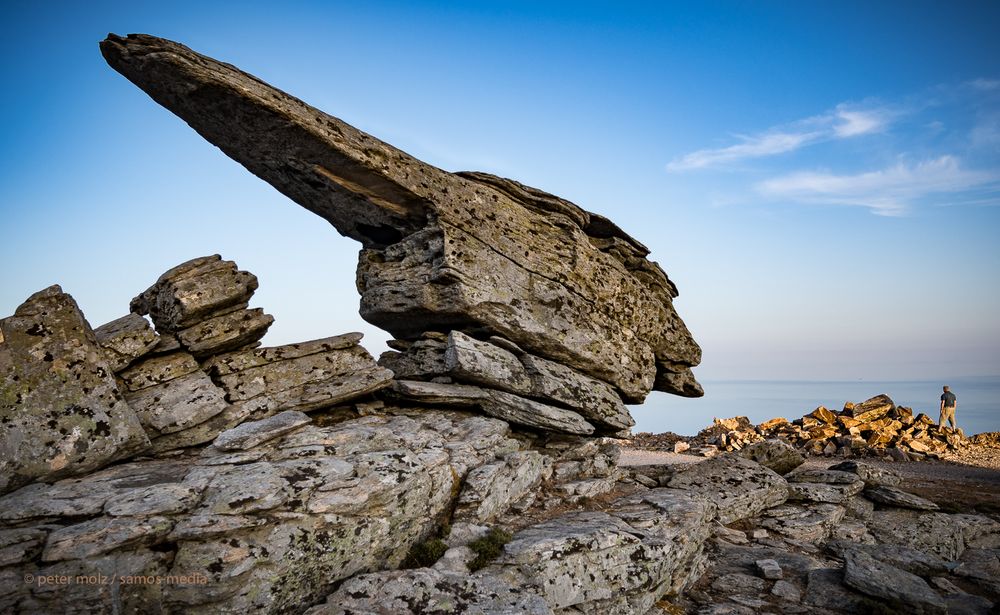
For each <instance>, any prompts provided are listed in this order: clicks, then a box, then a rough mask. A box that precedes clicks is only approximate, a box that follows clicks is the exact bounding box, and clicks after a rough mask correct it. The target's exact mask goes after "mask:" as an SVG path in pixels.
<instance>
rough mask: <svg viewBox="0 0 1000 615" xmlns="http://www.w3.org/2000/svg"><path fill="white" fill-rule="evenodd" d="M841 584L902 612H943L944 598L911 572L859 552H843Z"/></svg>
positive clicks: (945, 610) (928, 614) (917, 614)
mask: <svg viewBox="0 0 1000 615" xmlns="http://www.w3.org/2000/svg"><path fill="white" fill-rule="evenodd" d="M844 583H845V584H847V585H849V586H850V587H853V588H854V589H856V590H858V591H860V592H863V593H865V594H868V595H869V596H874V597H875V598H878V599H880V600H882V601H885V602H886V603H888V604H890V605H891V606H893V607H896V608H898V609H901V610H902V611H903V612H906V613H914V614H915V615H922V614H927V615H930V614H934V615H937V614H941V615H943V614H944V613H947V612H948V611H947V608H946V606H945V602H944V600H943V599H942V598H941V596H939V595H938V594H937V592H935V591H934V590H933V589H931V588H930V586H929V585H927V582H926V581H924V580H923V579H921V578H920V577H918V576H917V575H915V574H912V573H909V572H906V571H905V570H900V569H899V568H896V567H895V566H891V565H889V564H886V563H885V562H882V561H879V560H877V559H875V558H873V557H872V556H870V555H868V554H867V553H865V552H863V551H848V552H847V553H845V554H844Z"/></svg>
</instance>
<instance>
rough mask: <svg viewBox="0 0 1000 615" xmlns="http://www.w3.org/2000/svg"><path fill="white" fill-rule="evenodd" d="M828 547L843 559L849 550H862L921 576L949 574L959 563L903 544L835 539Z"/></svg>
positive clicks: (882, 560)
mask: <svg viewBox="0 0 1000 615" xmlns="http://www.w3.org/2000/svg"><path fill="white" fill-rule="evenodd" d="M826 548H827V549H828V550H829V551H831V552H832V553H834V554H835V555H837V556H838V557H840V558H841V559H844V558H845V554H846V553H847V552H848V551H861V552H864V553H867V554H868V555H870V556H872V557H874V558H875V559H877V560H879V561H881V562H885V563H887V564H889V565H891V566H894V567H896V568H899V569H900V570H905V571H907V572H909V573H912V574H915V575H917V576H919V577H932V576H934V575H941V574H947V573H949V572H951V571H953V570H955V569H956V568H958V564H956V563H954V562H947V561H945V560H943V559H941V558H940V557H938V556H936V555H933V554H931V553H926V552H924V551H921V550H919V549H914V548H913V547H907V546H903V545H881V544H867V545H862V544H858V543H856V542H851V541H846V540H834V541H831V542H829V543H827V545H826Z"/></svg>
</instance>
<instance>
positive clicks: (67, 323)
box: [0, 286, 149, 493]
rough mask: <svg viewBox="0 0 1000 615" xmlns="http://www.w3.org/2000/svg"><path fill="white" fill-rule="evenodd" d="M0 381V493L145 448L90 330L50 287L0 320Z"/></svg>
mask: <svg viewBox="0 0 1000 615" xmlns="http://www.w3.org/2000/svg"><path fill="white" fill-rule="evenodd" d="M0 376H2V378H3V380H2V383H0V493H4V492H6V491H10V490H12V489H16V488H17V487H20V486H22V485H25V484H27V483H29V482H31V481H34V480H55V479H57V478H62V477H66V476H75V475H80V474H85V473H87V472H91V471H93V470H97V469H99V468H101V467H103V466H105V465H107V464H109V463H111V462H113V461H116V460H118V459H123V458H126V457H129V456H131V455H135V454H136V453H139V452H141V451H143V450H145V449H146V448H148V447H149V439H148V438H147V436H146V433H145V432H144V431H143V429H142V427H141V426H140V421H139V418H138V417H137V416H136V413H135V412H134V411H133V410H132V408H130V407H129V406H128V404H126V403H125V400H124V399H123V397H122V394H121V392H120V391H119V390H118V386H117V385H116V384H115V379H114V374H113V373H112V371H111V365H110V364H109V363H108V358H107V356H106V355H105V353H104V350H103V349H102V348H101V346H100V345H99V342H98V339H97V337H96V336H95V334H94V331H93V330H92V329H91V328H90V325H89V324H88V323H87V320H86V319H85V318H84V317H83V313H81V312H80V309H79V307H77V305H76V301H74V300H73V298H72V297H70V296H69V295H67V294H66V293H64V292H62V289H61V288H59V287H58V286H50V287H49V288H46V289H45V290H42V291H39V292H37V293H35V294H34V295H32V296H31V297H29V298H28V300H27V301H25V302H24V303H23V304H22V305H21V306H20V307H18V308H17V310H16V311H15V312H14V315H13V316H10V317H8V318H4V319H2V320H0Z"/></svg>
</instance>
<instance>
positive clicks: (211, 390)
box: [0, 255, 392, 492]
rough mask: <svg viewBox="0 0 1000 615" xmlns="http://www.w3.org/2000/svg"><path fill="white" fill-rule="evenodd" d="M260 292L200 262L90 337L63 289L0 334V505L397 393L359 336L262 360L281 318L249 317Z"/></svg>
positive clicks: (171, 274) (25, 310) (235, 272)
mask: <svg viewBox="0 0 1000 615" xmlns="http://www.w3.org/2000/svg"><path fill="white" fill-rule="evenodd" d="M256 288H257V278H256V277H255V276H254V275H253V274H251V273H249V272H246V271H240V270H239V269H238V268H237V267H236V264H235V263H233V262H232V261H225V260H222V258H221V257H220V256H218V255H214V256H206V257H201V258H196V259H192V260H190V261H187V262H185V263H182V264H180V265H178V266H176V267H174V268H172V269H170V270H169V271H167V272H166V273H164V274H163V275H162V276H160V278H159V279H158V280H157V281H156V283H155V284H153V285H152V286H151V287H150V288H149V289H147V290H146V291H145V292H143V293H142V294H141V295H139V296H138V297H136V298H135V299H133V300H132V310H133V313H131V314H129V315H127V316H123V317H122V318H118V319H116V320H113V321H111V322H109V323H107V324H105V325H102V326H100V327H98V328H97V329H96V330H92V329H91V328H90V325H89V324H88V323H87V321H86V320H85V319H84V317H83V314H82V313H81V312H80V310H79V308H78V307H77V305H76V303H75V302H74V301H73V298H72V297H70V296H69V295H67V294H66V293H63V292H62V290H61V289H60V288H59V287H58V286H53V287H50V288H47V289H45V290H43V291H41V292H39V293H36V294H35V295H33V296H31V297H30V298H29V299H28V300H27V301H26V302H25V303H24V304H23V305H21V306H20V307H19V308H18V309H17V311H16V312H15V314H14V315H13V316H11V317H9V318H5V319H3V320H2V321H0V332H2V336H0V375H2V377H3V383H2V388H0V418H2V420H0V435H2V440H0V444H2V446H0V469H2V470H3V472H2V474H0V492H4V491H8V490H10V489H14V488H17V487H20V486H21V485H24V484H26V483H29V482H31V481H32V480H54V479H57V478H61V477H64V476H75V475H81V474H86V473H87V472H91V471H94V470H97V469H99V468H101V467H103V466H105V465H107V464H109V463H111V462H113V461H117V460H121V459H125V458H128V457H132V456H134V455H136V454H137V453H140V452H145V453H152V454H158V453H162V452H165V451H169V450H173V449H178V448H185V447H190V446H195V445H199V444H205V443H207V442H211V441H212V440H213V439H214V438H215V437H216V436H218V435H219V434H220V433H221V432H223V431H225V430H227V429H231V428H233V427H236V426H237V425H239V424H240V423H242V422H244V421H250V420H259V419H263V418H267V417H269V416H272V415H274V414H277V413H279V412H284V411H288V410H297V411H305V412H310V411H314V410H320V409H324V408H329V407H331V406H335V405H338V404H344V403H349V402H351V401H353V400H355V399H358V398H365V397H367V396H370V394H371V393H374V392H375V391H377V390H379V389H382V388H385V387H387V386H389V385H390V384H391V381H392V372H390V371H389V370H387V369H384V368H381V367H378V366H377V365H376V364H375V361H374V360H373V359H372V357H371V355H369V354H368V352H367V351H365V350H364V349H363V348H362V347H361V346H360V345H359V342H360V341H361V334H360V333H349V334H346V335H340V336H336V337H330V338H325V339H320V340H313V341H308V342H302V343H298V344H289V345H286V346H279V347H274V348H257V346H259V340H260V338H261V337H262V336H263V335H264V333H265V332H266V331H267V327H268V326H270V324H271V323H272V322H273V318H272V317H271V316H270V315H267V314H264V313H263V311H262V310H261V309H259V308H257V309H248V307H247V306H248V302H249V300H250V297H251V295H252V294H253V292H254V290H255V289H256ZM142 314H149V315H150V317H151V318H152V320H153V322H154V323H155V325H156V331H154V330H153V328H152V327H151V326H150V324H149V322H148V321H147V320H146V319H145V318H143V316H142Z"/></svg>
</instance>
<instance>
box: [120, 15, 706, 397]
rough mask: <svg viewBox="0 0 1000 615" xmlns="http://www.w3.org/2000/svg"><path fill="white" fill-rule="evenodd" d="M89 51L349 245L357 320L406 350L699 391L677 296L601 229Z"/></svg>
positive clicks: (131, 52) (514, 193) (207, 82)
mask: <svg viewBox="0 0 1000 615" xmlns="http://www.w3.org/2000/svg"><path fill="white" fill-rule="evenodd" d="M101 50H102V52H103V53H104V57H105V58H106V59H107V61H108V63H109V64H110V65H111V66H112V67H113V68H114V69H115V70H117V71H119V72H120V73H122V74H123V75H125V77H127V78H128V79H129V80H131V81H132V82H133V83H135V84H136V85H138V86H139V87H141V88H142V89H143V90H145V91H146V92H147V93H148V94H149V95H150V96H151V97H152V98H153V99H154V100H156V101H157V102H159V103H160V104H162V105H164V106H165V107H167V108H168V109H170V110H171V111H173V112H174V113H176V114H177V115H179V116H180V117H181V118H182V119H184V120H185V121H186V122H187V123H188V124H189V125H191V127H193V128H194V129H195V130H196V131H198V132H199V134H201V135H202V136H203V137H205V138H206V139H208V140H209V141H210V142H212V143H214V144H215V145H217V146H219V147H220V148H221V149H222V151H224V152H225V153H226V154H227V155H229V156H230V157H232V158H233V159H235V160H237V161H238V162H240V163H241V164H243V165H244V166H245V167H246V168H247V169H248V170H250V171H251V172H252V173H254V174H255V175H257V176H258V177H261V178H262V179H264V180H265V181H267V182H269V183H271V184H272V185H273V186H274V187H275V188H277V189H278V190H279V191H281V192H282V193H284V194H286V195H287V196H289V197H290V198H291V199H292V200H294V201H295V202H297V203H299V204H300V205H302V206H303V207H305V208H307V209H309V210H310V211H313V212H315V213H316V214H318V215H319V216H321V217H323V218H325V219H326V220H328V221H330V222H331V223H332V224H333V225H334V226H335V227H336V228H337V230H338V231H340V232H341V233H342V234H344V235H346V236H348V237H352V238H354V239H356V240H358V241H360V242H361V243H362V245H363V246H364V249H363V250H362V252H361V256H360V261H359V267H358V278H357V279H358V289H359V290H360V291H361V314H362V316H363V317H364V318H365V319H366V320H368V321H369V322H371V323H372V324H375V325H376V326H379V327H381V328H383V329H386V330H387V331H389V332H391V333H392V334H393V335H394V336H396V337H397V338H399V339H401V340H406V341H416V340H419V339H420V337H421V334H423V333H424V332H426V331H438V332H448V331H462V332H465V333H469V334H471V335H472V336H473V337H480V339H486V338H488V337H489V336H490V335H498V336H500V337H503V338H505V339H507V340H510V341H511V342H513V343H515V344H517V346H518V347H520V348H523V349H524V351H525V352H527V353H530V354H532V355H535V356H537V357H541V358H544V359H548V360H550V361H556V362H558V363H561V364H562V365H564V366H566V367H568V368H571V369H573V370H576V371H577V372H580V373H581V374H583V375H586V376H588V377H590V378H596V379H598V380H601V381H604V382H606V383H607V384H608V385H610V386H611V387H613V388H614V390H615V391H617V393H618V394H619V395H620V396H621V397H622V398H623V399H624V400H625V401H627V402H631V403H635V402H641V401H642V399H643V398H644V397H645V396H646V394H647V393H648V392H649V391H650V390H651V389H653V388H656V389H658V390H665V391H668V392H671V393H675V394H678V395H700V394H701V388H700V387H699V386H698V385H697V383H696V382H695V381H694V378H693V376H692V374H691V370H690V368H691V367H692V366H695V365H697V364H698V363H699V361H700V358H701V350H700V349H699V347H698V345H697V344H696V343H695V342H694V340H693V338H692V337H691V335H690V333H689V332H688V330H687V328H686V327H685V325H684V323H683V321H681V319H680V317H679V316H678V315H677V313H676V311H675V310H674V307H673V300H674V299H675V298H676V297H677V289H676V287H675V286H674V284H673V283H672V282H671V281H670V280H669V279H668V278H667V276H666V274H665V273H664V272H663V270H662V269H660V267H659V266H658V265H657V264H656V263H654V262H651V261H649V260H647V259H646V256H647V255H648V253H649V250H648V249H646V248H645V247H644V246H643V245H642V244H641V243H639V242H638V241H636V240H635V239H633V238H632V237H630V236H628V235H627V234H625V233H624V232H623V231H622V230H621V229H619V228H618V227H617V226H615V225H614V224H613V223H612V222H611V221H609V220H607V219H605V218H603V217H601V216H598V215H596V214H592V213H589V212H587V211H584V210H583V209H581V208H579V207H577V206H576V205H574V204H572V203H570V202H568V201H566V200H564V199H560V198H559V197H556V196H553V195H551V194H547V193H545V192H542V191H540V190H537V189H534V188H530V187H528V186H524V185H522V184H519V183H517V182H514V181H511V180H508V179H503V178H499V177H495V176H492V175H488V174H485V173H448V172H445V171H442V170H441V169H438V168H435V167H433V166H431V165H428V164H426V163H423V162H421V161H419V160H417V159H416V158H413V157H412V156H410V155H408V154H406V153H405V152H402V151H400V150H398V149H396V148H394V147H392V146H391V145H389V144H387V143H384V142H382V141H379V140H378V139H376V138H374V137H372V136H371V135H367V134H365V133H363V132H361V131H359V130H357V129H356V128H354V127H352V126H350V125H348V124H346V123H344V122H342V121H341V120H339V119H337V118H335V117H333V116H330V115H328V114H326V113H323V112H322V111H319V110H318V109H315V108H313V107H310V106H309V105H307V104H305V103H303V102H302V101H300V100H298V99H296V98H293V97H292V96H289V95H288V94H285V93H284V92H281V91H279V90H277V89H275V88H273V87H271V86H269V85H267V84H266V83H264V82H262V81H260V80H259V79H256V78H254V77H253V76H251V75H249V74H247V73H244V72H242V71H240V70H238V69H236V68H234V67H233V66H231V65H229V64H224V63H221V62H218V61H216V60H213V59H211V58H208V57H205V56H203V55H200V54H197V53H195V52H193V51H191V50H190V49H188V48H186V47H184V46H183V45H179V44H177V43H174V42H172V41H167V40H164V39H160V38H155V37H152V36H147V35H130V36H128V37H126V38H123V37H119V36H115V35H110V36H109V37H108V38H107V39H106V40H105V41H103V42H102V43H101ZM186 275H187V272H185V271H180V272H174V273H172V274H171V275H169V276H167V277H168V278H171V277H172V278H182V277H184V276H186ZM167 282H168V283H167V286H169V281H167ZM151 290H153V289H151ZM171 292H173V291H171ZM180 292H183V289H180ZM214 301H215V299H214V298H213V299H211V302H214ZM227 301H228V300H227ZM232 303H238V300H235V299H234V300H233V301H232ZM144 306H148V309H149V310H150V311H151V312H152V311H153V310H161V309H162V310H163V311H164V317H166V318H172V319H175V320H176V321H177V322H176V326H183V325H184V324H185V323H184V314H182V313H181V314H177V315H171V314H168V313H167V312H169V310H170V308H169V306H167V305H166V304H163V305H161V304H157V303H156V302H155V301H153V300H151V298H150V297H148V296H147V295H146V294H144V295H143V297H140V298H138V299H137V302H136V304H135V306H134V308H135V309H138V310H142V309H143V308H144ZM197 309H200V307H197ZM156 318H157V316H156V315H154V322H155V321H156ZM529 369H530V368H529Z"/></svg>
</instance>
